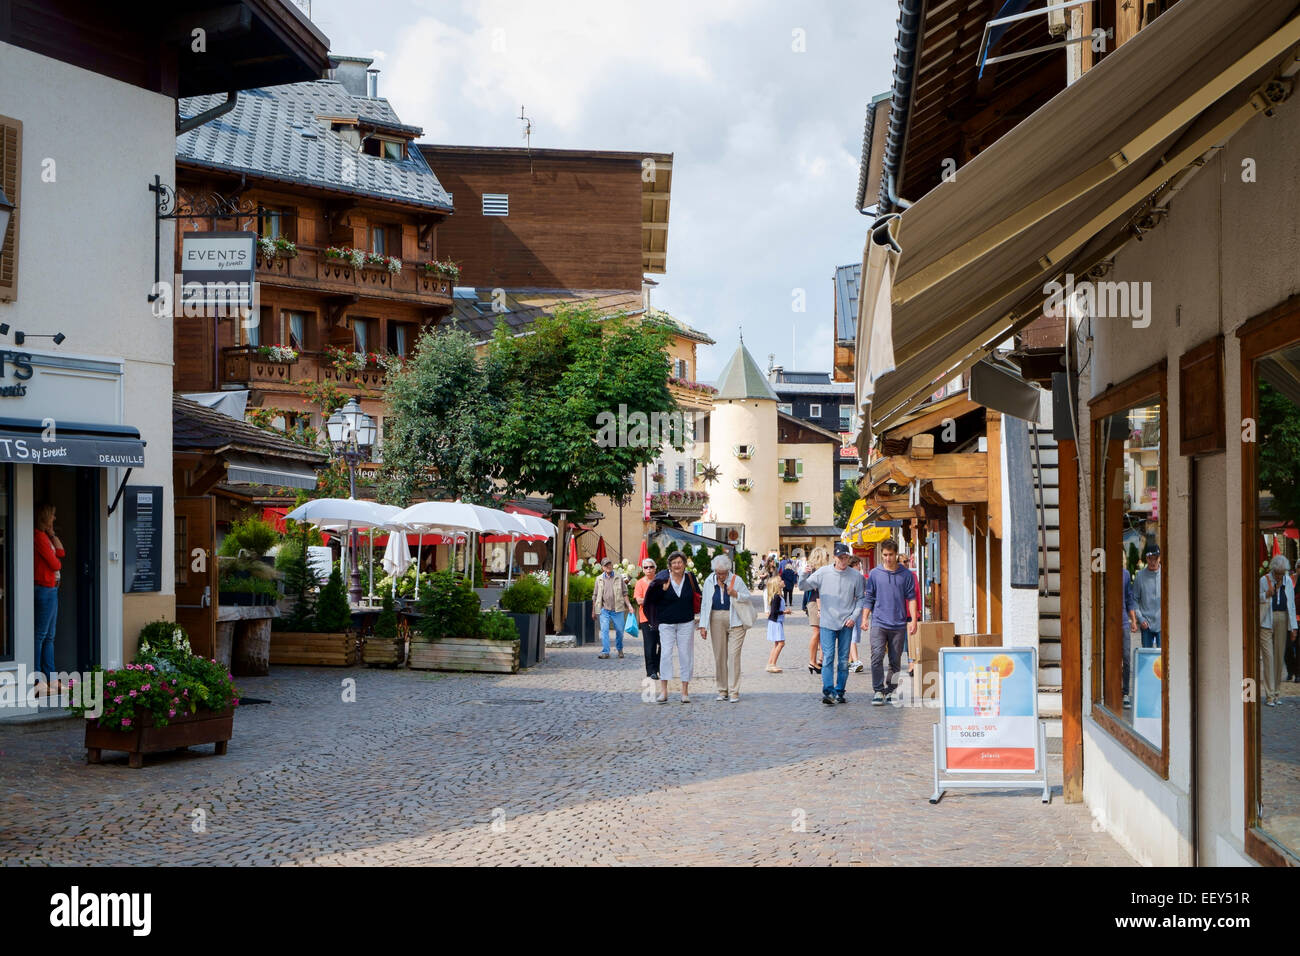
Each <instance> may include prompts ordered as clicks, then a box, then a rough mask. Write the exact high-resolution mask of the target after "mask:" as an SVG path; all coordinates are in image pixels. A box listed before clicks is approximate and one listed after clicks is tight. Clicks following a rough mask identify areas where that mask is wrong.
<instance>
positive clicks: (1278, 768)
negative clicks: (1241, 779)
mask: <svg viewBox="0 0 1300 956" xmlns="http://www.w3.org/2000/svg"><path fill="white" fill-rule="evenodd" d="M1278 322H1285V323H1289V324H1285V325H1279V324H1278ZM1278 322H1275V323H1273V324H1272V325H1271V326H1269V325H1266V326H1265V327H1264V328H1263V329H1262V330H1260V333H1259V334H1250V335H1243V336H1242V361H1243V366H1244V367H1243V370H1242V379H1243V385H1244V394H1243V406H1244V407H1243V408H1242V416H1243V418H1244V419H1245V420H1246V422H1253V423H1254V427H1255V433H1254V435H1253V436H1248V435H1246V434H1245V433H1243V436H1242V438H1243V441H1242V453H1243V461H1242V472H1243V487H1244V488H1245V489H1246V492H1245V494H1244V496H1243V498H1244V500H1243V510H1244V511H1245V515H1246V519H1247V520H1246V522H1245V524H1246V530H1247V532H1248V533H1249V537H1248V538H1246V539H1245V540H1244V541H1243V545H1244V547H1245V553H1246V555H1247V558H1246V569H1245V571H1246V573H1245V575H1244V579H1243V582H1242V584H1243V586H1244V588H1245V594H1244V599H1243V601H1242V604H1243V613H1244V626H1245V635H1246V641H1245V645H1246V654H1245V658H1246V659H1245V661H1244V662H1243V664H1244V666H1243V676H1244V678H1245V684H1244V692H1243V694H1242V699H1243V705H1244V707H1245V719H1246V727H1247V741H1248V743H1247V753H1246V759H1245V761H1244V763H1245V768H1246V818H1247V819H1246V826H1247V830H1246V848H1247V851H1248V852H1249V853H1250V855H1251V856H1253V857H1254V858H1255V859H1257V860H1260V861H1261V862H1265V863H1275V864H1276V863H1283V862H1290V863H1292V864H1294V863H1295V862H1297V861H1298V860H1300V781H1298V780H1297V777H1296V773H1295V767H1296V751H1295V734H1296V731H1295V705H1296V703H1297V699H1296V697H1295V693H1294V691H1292V690H1289V688H1292V687H1294V686H1295V685H1294V683H1290V684H1289V683H1288V682H1287V678H1288V677H1291V678H1294V677H1297V676H1300V660H1298V659H1297V644H1296V638H1297V630H1298V627H1297V624H1298V622H1297V618H1296V611H1297V607H1296V606H1297V604H1300V601H1298V600H1297V595H1296V592H1297V588H1296V566H1297V557H1300V553H1298V551H1300V540H1297V538H1298V537H1300V532H1298V531H1297V529H1298V528H1300V428H1298V427H1297V425H1296V422H1297V421H1300V373H1298V372H1297V369H1300V340H1297V330H1298V329H1300V324H1297V322H1296V317H1295V316H1294V315H1289V316H1285V317H1283V318H1282V319H1280V320H1278ZM1288 339H1290V340H1291V341H1290V343H1289V344H1283V343H1285V342H1286V340H1288ZM1279 345H1280V347H1278V346H1279ZM1252 405H1253V407H1251V406H1252ZM1248 438H1253V440H1248Z"/></svg>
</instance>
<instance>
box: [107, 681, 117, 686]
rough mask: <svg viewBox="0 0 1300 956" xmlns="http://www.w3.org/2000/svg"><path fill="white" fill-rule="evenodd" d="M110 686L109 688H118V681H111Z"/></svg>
mask: <svg viewBox="0 0 1300 956" xmlns="http://www.w3.org/2000/svg"><path fill="white" fill-rule="evenodd" d="M108 686H109V687H116V686H117V681H115V680H111V681H109V682H108Z"/></svg>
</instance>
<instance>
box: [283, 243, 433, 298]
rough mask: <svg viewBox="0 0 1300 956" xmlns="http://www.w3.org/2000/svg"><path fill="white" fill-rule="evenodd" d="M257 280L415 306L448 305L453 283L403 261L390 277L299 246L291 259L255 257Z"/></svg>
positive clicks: (382, 271) (376, 268) (378, 268)
mask: <svg viewBox="0 0 1300 956" xmlns="http://www.w3.org/2000/svg"><path fill="white" fill-rule="evenodd" d="M257 281H258V282H265V283H268V284H271V285H275V286H280V287H283V288H289V289H307V290H311V291H313V292H328V293H334V294H339V295H359V296H364V297H366V298H375V299H391V300H394V301H398V302H409V303H413V304H416V305H430V306H439V305H445V306H450V305H451V291H452V286H453V285H454V284H455V283H454V282H453V280H451V279H448V278H447V277H446V276H440V275H434V274H432V273H429V272H426V271H425V270H424V266H423V264H422V263H418V262H403V263H402V271H401V272H399V273H397V274H396V275H393V274H392V273H390V272H389V271H388V270H387V269H386V268H383V267H382V266H362V267H361V268H360V269H358V268H355V267H354V266H353V265H352V263H351V262H350V261H348V260H345V259H332V258H328V257H326V255H325V251H324V250H323V249H318V248H315V247H310V246H299V247H298V255H296V256H294V257H293V258H292V259H286V258H283V257H280V256H277V257H275V258H271V259H266V258H263V257H261V256H258V259H257Z"/></svg>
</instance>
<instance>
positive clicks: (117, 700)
mask: <svg viewBox="0 0 1300 956" xmlns="http://www.w3.org/2000/svg"><path fill="white" fill-rule="evenodd" d="M113 703H115V704H120V703H122V698H121V697H114V698H113Z"/></svg>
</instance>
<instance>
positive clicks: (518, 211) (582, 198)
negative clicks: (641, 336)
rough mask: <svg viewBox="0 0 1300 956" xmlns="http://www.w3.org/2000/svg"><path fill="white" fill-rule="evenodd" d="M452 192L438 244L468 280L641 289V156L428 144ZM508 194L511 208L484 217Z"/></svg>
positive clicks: (442, 179)
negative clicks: (495, 199)
mask: <svg viewBox="0 0 1300 956" xmlns="http://www.w3.org/2000/svg"><path fill="white" fill-rule="evenodd" d="M421 148H422V149H423V150H424V155H425V158H426V159H427V160H428V162H429V165H430V166H431V167H432V168H433V171H434V173H435V174H436V175H437V177H438V179H439V181H440V182H441V183H442V184H443V186H444V187H445V188H446V189H447V191H448V192H450V193H451V194H452V197H453V202H454V204H455V207H456V211H455V214H454V215H453V216H452V217H451V218H450V219H448V220H447V221H446V222H445V223H444V224H443V225H442V226H440V227H439V235H438V251H439V255H440V256H441V257H443V258H451V259H453V260H455V261H456V262H458V263H460V266H461V271H462V275H463V276H464V279H463V280H462V281H463V283H464V284H467V285H474V286H478V287H485V288H492V287H496V286H500V287H502V288H542V289H640V288H641V278H642V273H641V164H640V161H639V160H637V159H635V158H628V159H616V158H603V157H602V158H595V157H593V158H587V159H584V158H580V157H547V156H546V154H544V153H534V155H533V158H532V170H531V171H530V169H529V157H528V156H527V155H526V154H516V153H502V154H492V153H481V152H470V151H464V150H458V149H456V148H454V147H441V146H426V147H421ZM484 193H506V194H507V195H509V197H510V212H509V215H508V216H484V215H483V213H482V197H483V194H484Z"/></svg>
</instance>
